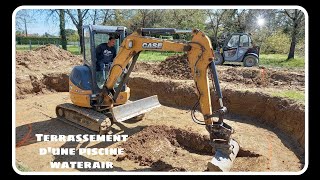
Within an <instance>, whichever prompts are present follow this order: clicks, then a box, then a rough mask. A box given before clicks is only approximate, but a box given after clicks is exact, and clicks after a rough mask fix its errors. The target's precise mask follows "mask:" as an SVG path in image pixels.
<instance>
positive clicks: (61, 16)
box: [59, 9, 67, 50]
mask: <svg viewBox="0 0 320 180" xmlns="http://www.w3.org/2000/svg"><path fill="white" fill-rule="evenodd" d="M59 11H60V12H59V19H60V35H61V46H62V49H64V50H67V36H66V28H65V25H66V24H65V19H64V15H65V11H64V10H63V9H60V10H59Z"/></svg>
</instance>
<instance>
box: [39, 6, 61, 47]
mask: <svg viewBox="0 0 320 180" xmlns="http://www.w3.org/2000/svg"><path fill="white" fill-rule="evenodd" d="M39 12H40V13H46V14H47V20H49V19H51V20H52V21H53V22H56V21H57V20H58V19H59V32H60V38H61V46H62V49H64V50H67V36H66V29H65V26H66V25H65V24H66V23H65V20H66V19H65V10H64V9H49V10H39Z"/></svg>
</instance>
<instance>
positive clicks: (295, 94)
mask: <svg viewBox="0 0 320 180" xmlns="http://www.w3.org/2000/svg"><path fill="white" fill-rule="evenodd" d="M271 95H272V96H277V97H285V98H289V99H292V100H295V101H297V102H300V103H304V101H305V95H304V92H302V91H295V90H285V91H278V92H272V93H271Z"/></svg>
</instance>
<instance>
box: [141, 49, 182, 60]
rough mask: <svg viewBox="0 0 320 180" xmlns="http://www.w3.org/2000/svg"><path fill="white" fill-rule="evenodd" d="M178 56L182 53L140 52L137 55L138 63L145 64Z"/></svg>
mask: <svg viewBox="0 0 320 180" xmlns="http://www.w3.org/2000/svg"><path fill="white" fill-rule="evenodd" d="M178 54H179V55H182V54H183V53H175V52H156V51H142V52H141V53H140V55H139V58H138V61H147V62H156V61H164V60H165V59H166V58H167V57H169V56H173V55H178Z"/></svg>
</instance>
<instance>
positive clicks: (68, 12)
mask: <svg viewBox="0 0 320 180" xmlns="http://www.w3.org/2000/svg"><path fill="white" fill-rule="evenodd" d="M67 14H68V15H69V16H70V18H71V20H72V22H73V24H74V25H75V26H78V24H79V22H78V21H77V20H76V18H75V17H74V16H73V15H72V13H71V12H70V10H69V9H67Z"/></svg>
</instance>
